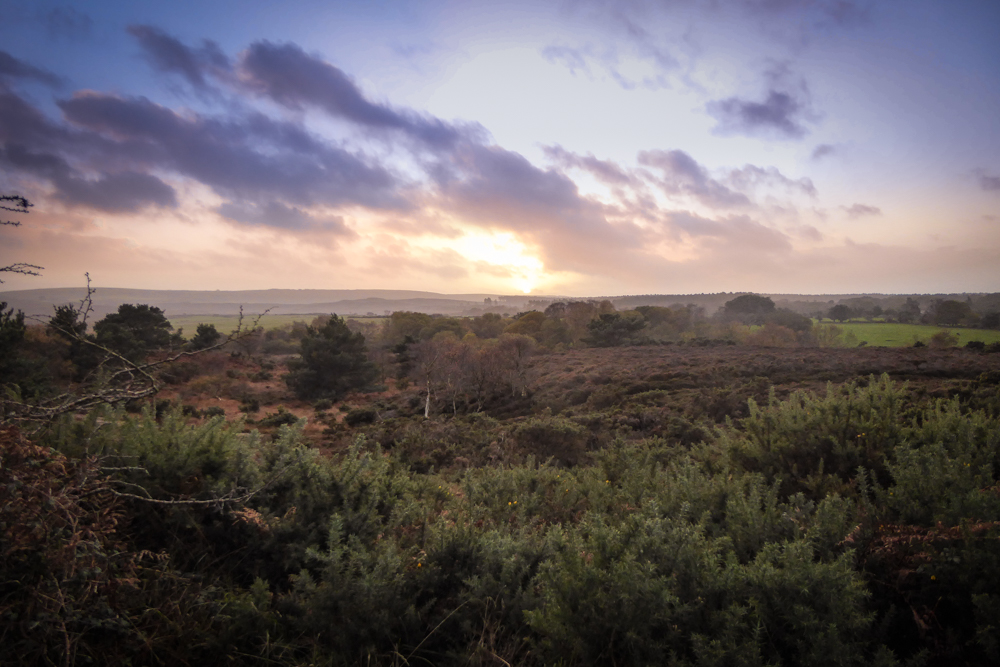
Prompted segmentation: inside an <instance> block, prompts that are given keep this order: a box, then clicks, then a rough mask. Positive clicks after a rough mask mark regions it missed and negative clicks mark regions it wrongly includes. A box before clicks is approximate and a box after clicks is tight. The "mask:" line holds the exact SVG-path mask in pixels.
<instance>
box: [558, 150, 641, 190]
mask: <svg viewBox="0 0 1000 667" xmlns="http://www.w3.org/2000/svg"><path fill="white" fill-rule="evenodd" d="M542 150H544V151H545V155H546V157H548V158H549V159H550V160H552V161H553V162H556V163H557V164H559V165H560V166H562V167H564V168H576V169H582V170H584V171H586V172H589V173H590V174H592V175H593V176H594V177H596V178H597V179H598V180H600V181H603V182H604V183H607V184H608V185H617V186H621V185H633V186H634V185H638V179H636V178H635V177H634V176H632V175H631V174H629V173H627V172H626V171H625V170H624V169H622V168H621V167H620V166H618V165H617V164H615V163H614V162H611V161H610V160H599V159H597V158H596V157H594V156H593V155H591V154H588V155H577V154H576V153H572V152H570V151H567V150H566V149H564V148H563V147H562V146H545V147H543V149H542Z"/></svg>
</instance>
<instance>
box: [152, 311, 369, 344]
mask: <svg viewBox="0 0 1000 667" xmlns="http://www.w3.org/2000/svg"><path fill="white" fill-rule="evenodd" d="M256 317H257V314H256V313H251V312H247V314H246V315H244V316H243V324H244V326H246V325H249V324H251V323H253V321H254V318H256ZM317 317H319V316H318V315H270V314H269V315H264V316H263V317H262V318H261V319H260V326H262V327H264V328H265V329H278V328H281V327H283V326H286V325H289V324H291V323H292V322H305V323H306V324H309V323H311V322H312V321H313V320H314V319H316V318H317ZM167 319H169V320H170V324H171V325H172V326H173V327H174V329H175V330H176V329H180V328H182V327H183V329H184V335H185V337H187V338H190V337H191V336H193V335H194V334H195V331H196V330H197V329H198V325H199V324H214V325H215V329H216V330H217V331H218V332H219V333H221V334H228V333H229V332H231V331H233V330H234V329H236V324H237V322H238V321H239V317H237V316H236V315H180V316H178V317H170V316H169V315H168V317H167ZM347 319H351V320H360V321H362V322H366V321H377V320H379V319H381V318H372V317H349V318H347Z"/></svg>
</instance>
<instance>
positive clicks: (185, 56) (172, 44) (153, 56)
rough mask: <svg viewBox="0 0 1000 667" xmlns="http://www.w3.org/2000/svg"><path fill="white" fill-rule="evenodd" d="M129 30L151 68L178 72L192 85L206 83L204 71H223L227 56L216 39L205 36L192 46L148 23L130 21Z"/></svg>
mask: <svg viewBox="0 0 1000 667" xmlns="http://www.w3.org/2000/svg"><path fill="white" fill-rule="evenodd" d="M128 32H129V34H131V35H132V36H133V37H135V38H136V40H137V41H138V42H139V46H140V47H141V48H142V50H143V52H144V54H145V56H146V58H147V60H149V63H150V64H151V65H152V66H153V68H154V69H156V70H159V71H161V72H166V73H176V74H180V75H181V76H182V77H183V78H184V79H186V80H187V82H188V83H189V84H191V86H192V87H193V88H195V89H198V90H201V91H204V90H206V89H207V88H208V87H209V84H208V82H207V81H206V79H205V72H206V71H212V70H215V71H216V72H219V71H225V70H228V69H229V68H230V65H229V60H228V58H226V56H225V55H224V54H223V53H222V51H221V50H220V49H219V46H218V45H217V44H216V43H215V42H210V41H208V40H206V41H205V42H204V43H203V44H202V47H201V48H200V49H191V48H189V47H187V46H185V45H184V44H182V43H181V42H180V40H178V39H176V38H174V37H171V36H170V35H168V34H166V33H165V32H163V31H162V30H160V29H158V28H155V27H153V26H148V25H130V26H129V27H128Z"/></svg>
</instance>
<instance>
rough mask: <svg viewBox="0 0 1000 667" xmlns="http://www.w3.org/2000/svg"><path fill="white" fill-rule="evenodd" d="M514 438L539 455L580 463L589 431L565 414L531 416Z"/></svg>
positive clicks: (544, 457) (515, 433)
mask: <svg viewBox="0 0 1000 667" xmlns="http://www.w3.org/2000/svg"><path fill="white" fill-rule="evenodd" d="M514 439H515V440H517V442H518V444H520V445H521V446H522V447H523V448H525V450H527V451H528V452H531V453H532V454H533V455H535V456H537V457H538V458H539V459H541V460H543V461H544V460H546V459H549V458H552V459H555V461H556V462H558V463H560V464H562V465H568V466H572V465H576V464H577V463H578V462H579V461H580V458H581V457H582V456H583V455H584V454H585V453H586V451H587V433H586V431H585V430H584V429H583V428H582V427H580V426H578V425H577V424H576V423H574V422H572V421H570V420H569V419H565V418H562V417H552V416H543V417H538V418H532V419H529V420H527V421H526V422H524V423H523V424H521V425H520V426H518V427H517V429H515V430H514Z"/></svg>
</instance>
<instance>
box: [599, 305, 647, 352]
mask: <svg viewBox="0 0 1000 667" xmlns="http://www.w3.org/2000/svg"><path fill="white" fill-rule="evenodd" d="M645 326H646V321H645V319H643V317H642V315H640V314H638V313H634V314H631V315H629V314H622V313H604V314H601V315H598V316H597V318H595V319H593V320H591V321H590V323H589V324H588V325H587V337H586V338H585V339H584V341H585V342H586V343H587V344H588V345H593V346H595V347H618V346H619V345H624V344H625V343H627V342H629V341H630V340H631V339H632V337H633V336H635V335H636V334H637V333H639V332H640V331H642V329H643V328H644V327H645Z"/></svg>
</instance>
